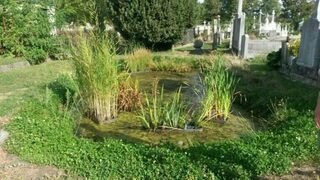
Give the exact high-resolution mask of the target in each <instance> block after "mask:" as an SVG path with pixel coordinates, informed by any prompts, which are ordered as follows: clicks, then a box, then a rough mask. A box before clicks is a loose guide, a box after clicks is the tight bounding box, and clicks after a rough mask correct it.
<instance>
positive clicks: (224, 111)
mask: <svg viewBox="0 0 320 180" xmlns="http://www.w3.org/2000/svg"><path fill="white" fill-rule="evenodd" d="M202 81H203V84H204V93H203V94H204V97H203V101H202V103H201V113H200V117H199V119H198V120H199V121H203V120H212V119H216V120H219V121H222V122H225V121H227V120H228V118H229V116H230V113H231V107H232V103H233V101H234V96H235V94H236V93H235V87H236V84H237V83H238V81H239V80H238V79H237V78H236V77H235V75H234V74H233V73H231V72H229V71H228V68H227V67H226V65H225V63H224V59H223V58H222V57H219V58H217V59H216V60H215V61H214V63H213V64H212V65H211V67H209V68H208V69H207V70H206V71H205V72H204V79H203V80H202Z"/></svg>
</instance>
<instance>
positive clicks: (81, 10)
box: [53, 0, 101, 27]
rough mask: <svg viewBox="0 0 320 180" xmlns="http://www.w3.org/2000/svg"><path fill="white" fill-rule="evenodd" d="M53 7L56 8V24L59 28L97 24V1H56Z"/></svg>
mask: <svg viewBox="0 0 320 180" xmlns="http://www.w3.org/2000/svg"><path fill="white" fill-rule="evenodd" d="M53 5H54V6H55V8H56V16H57V17H56V19H57V22H56V24H57V26H58V27H62V26H63V25H65V24H70V23H74V24H76V25H85V24H86V23H90V24H95V23H96V17H97V11H96V0H87V1H82V0H55V1H54V3H53ZM99 6H101V4H99Z"/></svg>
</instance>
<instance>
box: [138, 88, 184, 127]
mask: <svg viewBox="0 0 320 180" xmlns="http://www.w3.org/2000/svg"><path fill="white" fill-rule="evenodd" d="M157 87H158V82H154V85H153V95H152V98H151V100H150V99H149V97H148V96H147V95H146V98H145V104H142V105H141V106H140V111H139V113H138V117H139V118H140V119H141V121H142V123H143V125H144V127H145V128H146V129H151V130H156V129H158V128H184V126H185V123H186V118H187V113H186V107H185V106H184V104H183V103H182V102H181V88H180V89H179V90H178V91H177V92H176V93H175V94H174V95H173V98H172V99H171V100H166V99H165V97H164V93H163V87H162V90H161V92H160V97H159V96H158V92H157Z"/></svg>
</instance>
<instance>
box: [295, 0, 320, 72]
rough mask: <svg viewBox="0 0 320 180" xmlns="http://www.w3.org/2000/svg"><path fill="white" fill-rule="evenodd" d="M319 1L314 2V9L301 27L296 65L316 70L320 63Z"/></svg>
mask: <svg viewBox="0 0 320 180" xmlns="http://www.w3.org/2000/svg"><path fill="white" fill-rule="evenodd" d="M319 1H320V0H317V2H316V9H315V12H314V14H313V15H312V17H311V18H310V19H308V20H307V21H305V22H304V23H303V26H302V32H301V44H300V50H299V56H298V61H297V64H298V65H299V66H302V67H305V68H309V69H316V71H317V70H318V68H319V61H320V3H319Z"/></svg>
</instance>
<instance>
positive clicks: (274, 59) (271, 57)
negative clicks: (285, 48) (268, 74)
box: [267, 49, 281, 69]
mask: <svg viewBox="0 0 320 180" xmlns="http://www.w3.org/2000/svg"><path fill="white" fill-rule="evenodd" d="M267 64H268V66H269V67H271V68H273V69H279V68H280V67H281V49H280V50H278V51H273V52H271V53H269V54H268V56H267Z"/></svg>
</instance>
